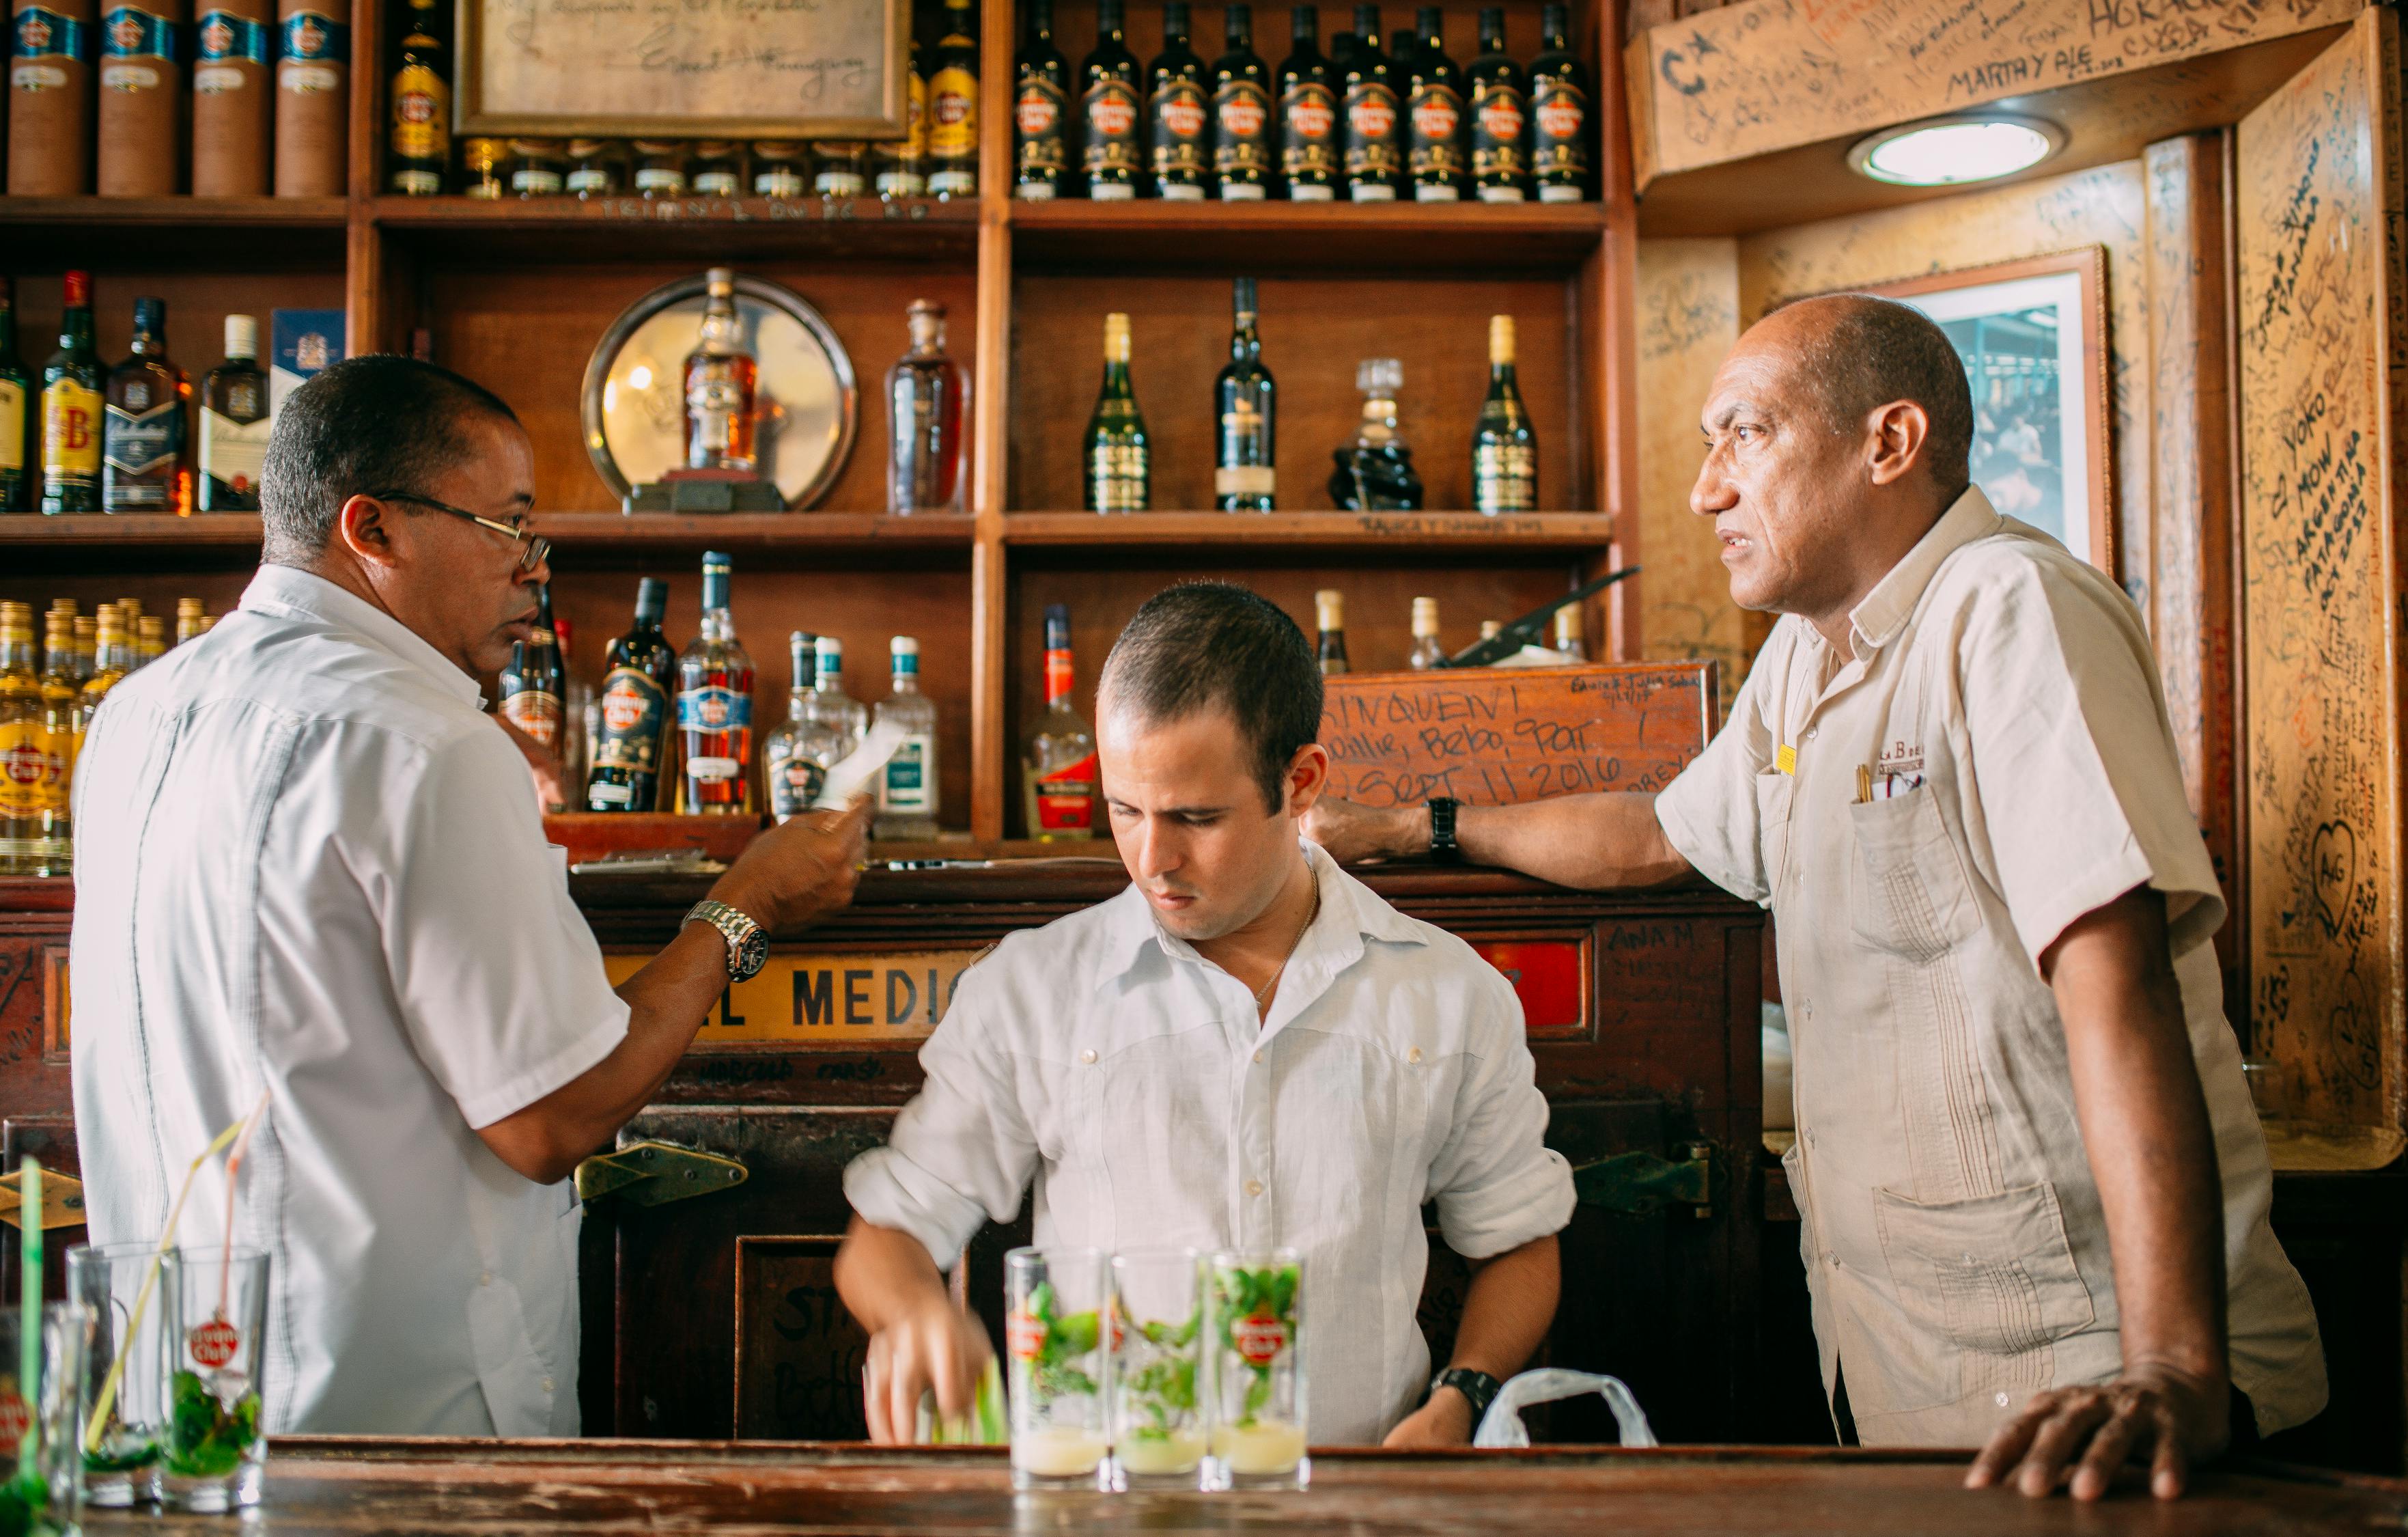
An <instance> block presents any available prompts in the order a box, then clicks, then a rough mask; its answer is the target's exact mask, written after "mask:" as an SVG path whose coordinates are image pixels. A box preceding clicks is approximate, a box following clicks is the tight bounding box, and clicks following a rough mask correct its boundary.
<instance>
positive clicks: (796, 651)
mask: <svg viewBox="0 0 2408 1537" xmlns="http://www.w3.org/2000/svg"><path fill="white" fill-rule="evenodd" d="M819 639H820V638H819V637H818V636H816V635H813V634H812V633H811V632H810V631H809V630H796V631H794V632H793V633H791V634H789V635H788V636H787V637H786V654H787V655H788V656H791V657H793V658H794V662H795V666H796V667H797V668H800V667H802V666H803V664H804V660H805V658H807V657H810V656H811V655H813V654H815V652H816V649H817V647H818V644H819Z"/></svg>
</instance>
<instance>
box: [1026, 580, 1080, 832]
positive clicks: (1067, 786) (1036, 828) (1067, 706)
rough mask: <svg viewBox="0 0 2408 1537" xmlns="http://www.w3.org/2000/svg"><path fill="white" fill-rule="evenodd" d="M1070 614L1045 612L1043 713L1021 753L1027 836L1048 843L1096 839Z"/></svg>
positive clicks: (1053, 607)
mask: <svg viewBox="0 0 2408 1537" xmlns="http://www.w3.org/2000/svg"><path fill="white" fill-rule="evenodd" d="M1076 685H1077V672H1076V669H1075V668H1073V667H1072V665H1071V658H1070V610H1069V608H1068V605H1066V604H1061V603H1049V604H1047V605H1046V606H1045V713H1044V714H1043V715H1042V716H1040V717H1039V719H1038V722H1037V725H1036V726H1035V727H1034V728H1033V729H1031V730H1030V731H1029V733H1028V740H1027V743H1026V744H1025V747H1024V748H1023V750H1022V752H1021V758H1020V772H1021V785H1022V790H1023V797H1024V798H1023V802H1022V809H1023V811H1024V812H1025V814H1026V817H1027V827H1028V836H1029V837H1031V838H1034V839H1036V840H1039V842H1045V843H1051V842H1055V841H1059V840H1068V839H1081V838H1093V837H1095V836H1096V800H1097V772H1096V728H1095V727H1094V726H1092V725H1088V724H1087V718H1086V716H1084V715H1082V714H1081V713H1080V712H1079V704H1078V699H1077V697H1076V694H1077V686H1076Z"/></svg>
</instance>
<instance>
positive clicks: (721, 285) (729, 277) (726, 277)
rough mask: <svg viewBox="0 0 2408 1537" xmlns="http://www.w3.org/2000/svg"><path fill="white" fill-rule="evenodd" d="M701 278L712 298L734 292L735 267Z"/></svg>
mask: <svg viewBox="0 0 2408 1537" xmlns="http://www.w3.org/2000/svg"><path fill="white" fill-rule="evenodd" d="M703 280H704V282H705V283H706V284H708V285H709V287H710V294H711V296H712V297H713V298H717V297H720V296H721V295H723V294H733V293H735V292H736V269H735V268H734V267H730V266H714V267H712V268H711V269H710V271H709V272H708V273H706V274H704V276H703ZM721 558H722V559H725V558H726V557H725V556H722V557H721Z"/></svg>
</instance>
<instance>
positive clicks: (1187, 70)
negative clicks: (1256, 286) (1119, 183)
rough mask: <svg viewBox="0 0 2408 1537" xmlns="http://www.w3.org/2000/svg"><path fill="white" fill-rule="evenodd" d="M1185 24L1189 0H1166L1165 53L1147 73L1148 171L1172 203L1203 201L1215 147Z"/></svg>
mask: <svg viewBox="0 0 2408 1537" xmlns="http://www.w3.org/2000/svg"><path fill="white" fill-rule="evenodd" d="M1187 26H1188V15H1187V0H1164V4H1163V7H1162V51H1161V52H1160V53H1157V54H1155V55H1154V63H1153V64H1152V65H1149V66H1148V67H1147V69H1146V99H1147V102H1148V104H1149V109H1148V120H1147V129H1148V131H1147V137H1146V169H1147V171H1148V172H1149V173H1151V175H1152V176H1153V178H1154V195H1155V196H1156V197H1159V198H1162V199H1164V200H1165V201H1167V202H1172V203H1192V202H1197V201H1199V200H1201V199H1202V197H1203V196H1204V177H1205V162H1206V158H1207V156H1208V154H1209V153H1210V149H1211V139H1210V136H1209V135H1208V133H1207V129H1208V127H1209V125H1210V123H1211V112H1210V108H1209V104H1208V103H1207V102H1206V100H1205V96H1204V61H1203V60H1202V59H1200V58H1197V56H1196V50H1195V49H1194V48H1192V47H1190V46H1189V45H1188V41H1187Z"/></svg>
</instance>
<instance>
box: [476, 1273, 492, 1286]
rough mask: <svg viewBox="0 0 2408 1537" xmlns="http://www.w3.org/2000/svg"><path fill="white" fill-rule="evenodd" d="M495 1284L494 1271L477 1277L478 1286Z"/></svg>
mask: <svg viewBox="0 0 2408 1537" xmlns="http://www.w3.org/2000/svg"><path fill="white" fill-rule="evenodd" d="M493 1284H494V1272H493V1271H484V1272H483V1273H481V1274H480V1275H479V1276H478V1277H477V1285H479V1286H492V1285H493Z"/></svg>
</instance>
